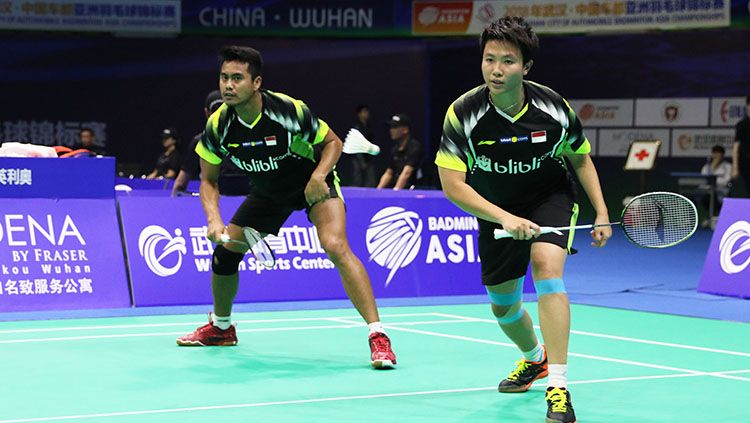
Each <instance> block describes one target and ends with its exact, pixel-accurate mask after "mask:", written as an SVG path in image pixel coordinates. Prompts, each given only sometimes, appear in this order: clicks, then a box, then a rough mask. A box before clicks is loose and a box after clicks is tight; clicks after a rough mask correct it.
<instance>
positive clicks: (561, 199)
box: [479, 193, 578, 285]
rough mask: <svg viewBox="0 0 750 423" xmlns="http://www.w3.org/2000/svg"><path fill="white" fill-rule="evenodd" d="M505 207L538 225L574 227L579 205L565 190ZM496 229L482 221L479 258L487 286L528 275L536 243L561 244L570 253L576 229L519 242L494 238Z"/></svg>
mask: <svg viewBox="0 0 750 423" xmlns="http://www.w3.org/2000/svg"><path fill="white" fill-rule="evenodd" d="M504 209H505V210H506V211H508V212H510V213H512V214H514V215H516V216H519V217H522V218H524V219H529V220H531V221H532V222H534V223H536V224H537V225H539V226H553V227H556V226H572V225H575V223H576V220H577V219H578V204H576V202H575V200H574V199H573V197H572V196H570V195H569V194H563V193H560V194H552V195H550V196H548V197H546V198H545V199H543V200H541V201H539V202H537V203H535V204H531V205H522V206H518V207H508V208H504ZM497 228H501V226H500V225H498V224H496V223H489V222H487V221H483V220H481V219H480V220H479V257H480V259H481V261H482V284H484V285H498V284H500V283H503V282H506V281H508V280H511V279H518V278H520V277H522V276H524V275H526V269H527V268H528V267H529V259H530V257H531V244H532V243H534V242H548V243H550V244H555V245H559V246H560V247H561V248H563V249H565V250H567V251H568V253H570V246H571V245H572V244H573V233H574V231H570V232H563V236H560V235H556V234H552V233H550V234H544V235H542V236H540V237H539V238H533V239H531V240H528V241H516V240H514V239H513V238H503V239H495V237H494V235H493V232H494V230H495V229H497Z"/></svg>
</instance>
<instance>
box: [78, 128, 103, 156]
mask: <svg viewBox="0 0 750 423" xmlns="http://www.w3.org/2000/svg"><path fill="white" fill-rule="evenodd" d="M79 137H80V138H79V143H78V144H77V145H76V146H75V147H74V148H73V149H74V150H75V149H85V150H89V151H90V152H91V153H93V154H95V155H99V156H104V155H105V154H106V153H105V151H104V147H102V146H101V145H99V144H97V142H96V134H94V131H93V130H92V129H91V128H81V132H80V133H79Z"/></svg>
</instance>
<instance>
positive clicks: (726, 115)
mask: <svg viewBox="0 0 750 423" xmlns="http://www.w3.org/2000/svg"><path fill="white" fill-rule="evenodd" d="M748 6H749V7H750V3H748ZM744 117H745V97H714V98H712V99H711V126H735V125H736V124H737V122H739V120H740V119H742V118H744Z"/></svg>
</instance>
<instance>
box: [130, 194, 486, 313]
mask: <svg viewBox="0 0 750 423" xmlns="http://www.w3.org/2000/svg"><path fill="white" fill-rule="evenodd" d="M344 196H345V198H346V204H347V233H348V236H349V243H350V245H351V247H352V250H353V251H354V253H355V254H356V255H357V256H358V257H359V258H360V259H361V260H362V262H363V264H364V265H365V268H366V269H367V271H368V273H369V275H370V278H371V279H372V286H373V290H374V292H375V295H376V297H378V298H386V297H415V296H437V295H473V294H482V293H484V292H485V291H484V289H483V287H482V284H481V281H480V271H479V259H478V251H477V238H476V228H477V221H476V219H475V218H474V217H471V216H468V215H467V214H466V213H464V212H462V211H461V210H459V209H458V208H456V207H454V206H453V205H452V204H451V203H449V202H448V200H446V199H445V197H444V196H443V194H442V193H440V192H428V191H411V192H403V193H398V192H393V191H375V190H368V189H344ZM242 200H243V199H242V198H236V197H223V198H222V199H221V203H220V206H221V210H222V216H223V218H224V220H225V222H228V221H229V219H230V218H231V214H232V213H233V212H234V210H235V209H236V208H237V207H238V206H239V205H240V203H241V202H242ZM120 212H121V218H122V225H123V230H124V237H125V244H126V249H127V257H128V267H129V269H130V277H131V284H132V291H133V297H134V302H135V305H136V306H150V305H177V304H210V303H211V285H210V274H211V255H212V253H213V248H214V246H213V245H212V244H211V243H210V242H209V241H208V240H207V239H206V220H205V216H204V214H203V210H202V208H201V204H200V200H199V199H198V198H195V197H179V198H161V197H120ZM266 240H267V241H268V244H269V246H270V247H271V248H272V249H273V251H274V253H275V255H276V265H275V267H274V268H273V269H266V268H264V267H262V266H261V265H259V264H258V263H256V261H255V258H254V257H253V256H252V255H251V254H248V255H246V256H245V258H244V260H243V261H242V262H241V263H240V269H239V272H240V281H241V282H240V290H239V293H238V294H237V301H238V302H254V301H295V300H320V299H345V298H346V293H345V292H344V290H343V287H342V285H341V279H340V277H339V274H338V271H337V270H336V269H335V268H334V265H333V262H331V261H330V260H329V259H328V258H327V256H326V254H325V252H324V251H323V249H322V248H321V246H320V241H319V240H318V236H317V232H316V230H315V228H314V226H313V225H312V223H310V222H309V221H308V220H307V216H306V215H305V213H304V212H302V211H299V212H295V213H293V214H292V216H291V217H290V218H289V220H287V222H286V223H285V224H284V226H283V227H282V229H281V231H280V233H279V234H278V236H269V237H267V238H266Z"/></svg>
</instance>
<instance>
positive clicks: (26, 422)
mask: <svg viewBox="0 0 750 423" xmlns="http://www.w3.org/2000/svg"><path fill="white" fill-rule="evenodd" d="M738 371H739V372H746V371H748V370H731V371H730V372H738ZM723 373H726V372H715V373H711V374H693V373H678V374H669V375H649V376H630V377H619V378H611V379H592V380H581V381H570V382H568V384H569V385H586V384H595V383H610V382H628V381H635V380H649V379H650V380H653V379H672V378H681V377H698V376H713V375H719V374H723ZM496 389H497V387H495V386H490V387H479V388H455V389H436V390H429V391H412V392H394V393H386V394H371V395H350V396H341V397H324V398H311V399H303V400H287V401H264V402H255V403H243V404H225V405H209V406H200V407H179V408H164V409H152V410H134V411H117V412H110V413H92V414H78V415H68V416H50V417H29V418H21V419H10V420H0V423H31V422H48V421H60V420H77V419H94V418H106V417H122V416H137V415H147V414H151V415H153V414H167V413H184V412H191V411H209V410H230V409H240V408H256V407H269V406H277V405H296V404H313V403H323V402H336V401H355V400H366V399H380V398H394V397H414V396H422V395H441V394H453V393H464V392H480V391H494V390H496Z"/></svg>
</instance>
